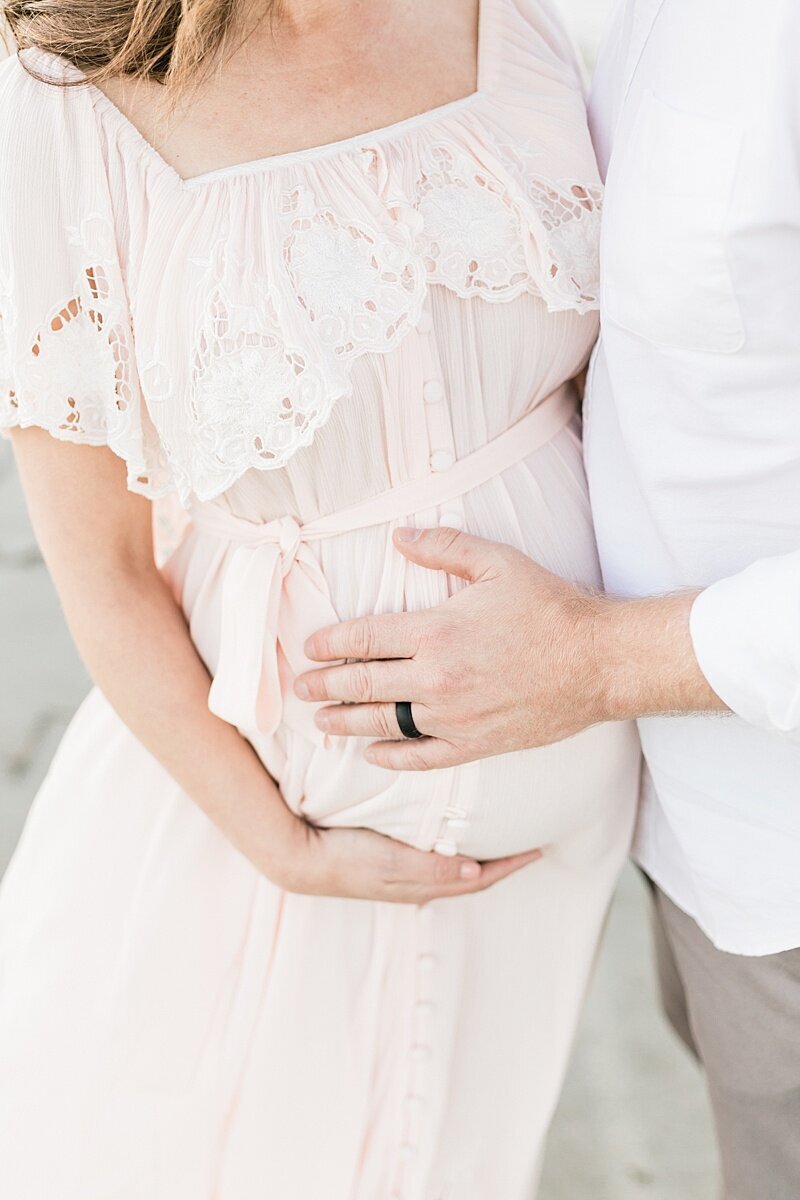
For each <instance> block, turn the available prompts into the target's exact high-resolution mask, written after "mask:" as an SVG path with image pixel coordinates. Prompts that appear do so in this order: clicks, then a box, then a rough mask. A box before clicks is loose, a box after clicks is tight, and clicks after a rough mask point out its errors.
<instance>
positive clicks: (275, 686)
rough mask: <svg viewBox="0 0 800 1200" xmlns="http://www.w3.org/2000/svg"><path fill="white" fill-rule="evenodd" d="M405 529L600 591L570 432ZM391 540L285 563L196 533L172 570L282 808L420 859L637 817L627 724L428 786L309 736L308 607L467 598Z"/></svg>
mask: <svg viewBox="0 0 800 1200" xmlns="http://www.w3.org/2000/svg"><path fill="white" fill-rule="evenodd" d="M406 522H407V523H409V524H415V525H432V524H437V523H438V524H447V525H453V524H458V525H460V526H461V527H462V528H464V529H465V530H467V531H469V532H471V533H475V534H478V535H480V536H482V537H486V538H489V539H492V540H495V541H503V542H507V543H510V544H512V545H514V546H516V547H517V548H518V549H520V550H522V551H524V552H525V553H527V554H529V555H530V556H532V557H533V558H535V559H537V560H538V561H539V562H541V563H543V565H545V566H546V567H548V568H549V569H551V570H554V571H556V572H558V573H559V574H561V575H563V576H565V577H567V578H571V579H574V580H578V581H581V582H584V583H589V584H596V583H597V582H598V581H599V567H598V563H597V554H596V549H595V543H594V537H593V532H592V525H591V519H590V513H589V505H588V498H587V493H586V484H585V479H584V475H583V468H582V463H581V457H580V448H579V444H578V442H577V439H576V437H575V435H574V432H571V431H567V430H565V431H564V432H563V433H562V434H560V435H558V437H556V438H554V439H553V441H552V442H551V443H549V444H547V445H546V446H544V447H542V448H540V449H539V450H537V451H535V452H534V453H533V454H531V455H530V456H529V458H527V459H525V460H523V461H521V462H519V463H517V464H516V465H514V466H513V467H511V468H509V469H508V470H506V471H505V472H503V474H502V475H499V476H496V477H495V478H493V479H491V480H490V481H489V482H488V483H485V484H483V485H481V486H480V487H477V488H475V489H473V490H472V491H470V492H468V493H467V494H466V495H465V496H463V497H462V498H461V499H460V500H459V501H457V502H456V503H452V502H451V503H449V504H448V505H447V507H446V508H444V509H432V510H429V511H426V512H417V513H413V514H409V515H408V517H407V518H406ZM391 533H392V526H387V525H378V526H372V527H369V528H365V529H357V530H355V531H352V532H349V533H346V534H338V535H336V536H331V537H327V538H325V539H323V540H321V541H319V542H315V543H313V544H306V546H305V548H304V550H303V555H304V556H305V557H303V558H300V559H297V560H294V561H293V562H292V561H289V562H288V564H284V562H283V560H282V558H281V557H280V554H281V553H283V551H282V549H281V551H280V552H279V551H278V550H276V549H275V547H274V546H272V547H270V546H266V547H262V546H259V545H253V546H251V545H249V544H245V545H244V546H243V547H239V548H236V547H234V546H232V545H226V543H225V541H224V539H223V540H220V539H218V538H215V537H214V536H210V535H209V534H207V533H206V532H202V531H197V532H196V533H194V534H192V535H191V536H190V537H189V538H188V539H187V541H186V542H185V543H184V545H183V546H182V547H181V549H180V550H179V551H178V553H177V554H176V555H175V556H174V558H173V559H172V560H171V563H170V565H169V567H168V571H167V573H168V575H169V576H170V577H171V579H172V582H173V585H174V586H175V588H176V591H177V592H178V594H179V595H180V596H181V599H182V602H183V606H184V611H185V612H186V614H187V617H188V618H189V621H190V626H191V630H192V635H193V637H194V640H195V643H196V645H197V646H198V649H199V651H200V653H201V654H202V656H203V658H204V659H205V661H206V663H207V664H208V666H209V669H210V671H211V673H212V675H214V676H215V688H216V687H217V684H218V683H219V681H220V675H221V674H222V672H221V671H220V670H219V667H220V661H221V655H222V658H224V659H225V661H226V662H227V665H228V679H227V682H226V686H225V689H224V691H225V699H226V702H227V703H229V706H230V709H231V715H228V714H227V713H226V712H224V711H223V712H222V713H221V715H223V716H225V717H226V719H228V720H232V721H233V723H234V724H237V725H238V726H239V728H240V729H242V732H243V733H245V735H246V736H247V737H248V738H249V739H250V740H251V741H252V743H253V745H254V746H255V748H256V750H257V752H258V753H259V755H260V756H261V758H262V761H263V762H264V764H265V766H266V767H267V769H268V771H269V772H270V773H271V774H272V775H273V777H274V778H275V779H276V780H277V781H278V782H279V784H280V786H281V790H282V793H283V795H284V797H285V799H286V801H287V803H288V804H289V805H290V806H291V807H292V808H293V809H295V810H296V811H298V812H302V813H303V814H304V815H306V816H307V817H308V819H309V820H311V821H314V822H315V823H318V824H320V825H327V826H364V827H367V828H372V829H375V830H377V831H379V832H381V833H385V834H387V835H390V836H392V837H395V838H399V839H401V840H403V841H406V842H408V843H410V844H412V845H415V846H418V847H421V848H425V849H431V848H436V849H438V850H439V851H440V852H441V853H452V852H454V850H455V849H459V850H464V851H465V852H466V853H470V854H475V855H478V856H479V857H484V858H488V857H496V856H498V855H501V854H506V853H510V852H513V851H518V850H527V849H530V848H532V847H534V846H540V845H548V844H553V843H556V842H559V841H563V840H564V839H566V838H568V837H570V838H573V839H574V838H575V836H576V835H577V834H578V833H579V831H580V830H581V829H582V828H586V827H587V826H591V827H592V828H597V826H598V823H599V822H600V823H602V820H603V814H604V811H605V810H607V808H608V805H609V804H610V805H617V806H618V807H619V809H620V811H622V810H624V811H625V812H627V813H629V812H630V811H632V803H633V797H634V793H635V787H636V775H637V772H638V748H637V744H636V738H635V735H634V734H633V731H632V730H631V729H630V727H627V726H614V727H604V728H598V729H593V730H589V731H587V732H585V733H583V734H582V735H580V736H579V737H577V738H573V739H571V740H570V741H568V742H565V743H563V744H561V745H559V746H555V747H551V748H547V749H544V750H536V751H530V752H525V753H520V754H513V755H504V756H502V757H498V758H495V759H490V760H487V761H486V762H484V763H477V764H470V765H468V766H465V767H463V768H457V769H454V770H447V771H438V772H431V773H425V774H421V775H420V774H416V775H415V774H407V773H403V774H395V773H391V772H386V771H383V770H381V769H380V768H377V767H373V766H370V765H369V764H368V763H366V762H365V760H364V758H363V751H364V748H365V746H366V744H367V743H366V742H365V741H363V740H359V741H357V740H348V739H328V741H327V742H323V739H322V738H321V736H320V735H318V734H316V733H315V731H314V728H313V723H312V721H311V719H310V710H309V709H308V707H307V706H305V705H302V704H301V703H300V702H299V701H297V700H296V699H295V698H294V697H293V695H292V691H291V688H292V679H293V672H292V663H293V662H295V661H297V660H298V659H299V658H302V644H303V640H304V637H305V636H306V635H307V634H309V633H311V632H313V630H314V628H315V627H316V626H314V625H313V624H311V625H310V621H311V620H318V615H317V606H316V602H314V603H312V601H313V600H314V596H315V595H316V596H317V597H318V596H319V594H320V589H322V590H324V592H325V604H324V605H323V606H322V607H323V608H327V611H328V612H329V613H330V614H331V615H330V617H329V618H328V619H330V620H334V619H336V617H337V616H338V617H339V618H340V619H347V618H350V617H355V616H360V615H364V614H369V613H383V612H401V611H404V610H420V609H424V608H428V607H431V606H434V605H437V604H440V603H442V602H443V601H445V600H446V599H447V597H448V595H449V594H450V593H451V592H452V590H453V589H454V588H455V587H457V586H462V585H461V584H460V583H458V582H457V581H454V580H453V579H452V578H450V577H448V576H447V575H445V574H444V573H443V572H441V571H428V570H425V569H423V568H421V567H419V566H416V565H415V564H411V563H409V562H408V561H407V560H406V559H404V558H403V557H402V556H401V555H400V554H399V552H398V551H397V550H396V549H395V547H394V545H393V543H392V538H391ZM310 553H313V555H314V558H313V559H311V560H310V559H309V554H310ZM232 582H233V583H235V584H236V587H235V588H234V587H232ZM309 588H310V590H309ZM267 593H269V595H267ZM245 601H246V602H245ZM312 609H313V612H312V611H311V610H312ZM307 610H308V611H307ZM499 619H501V614H499ZM309 626H310V627H309ZM226 630H227V633H226V632H225V631H226ZM226 637H227V643H226V644H227V649H225V647H224V646H223V642H225V638H226ZM276 642H277V643H278V644H279V649H278V651H277V658H276V649H275V647H276ZM260 660H263V664H264V669H263V671H262V672H261V680H260V682H259V670H260V668H259V661H260ZM254 665H255V669H254ZM231 668H232V670H231ZM265 681H266V682H265ZM240 684H241V687H240V686H239V685H240ZM219 690H220V689H218V691H219ZM244 692H247V693H248V695H247V696H244V694H243V693H244ZM213 697H214V691H213V690H212V698H213ZM411 698H412V699H413V697H411ZM398 699H408V697H398ZM215 711H219V709H215ZM239 718H240V719H239ZM264 718H266V719H264ZM273 718H274V719H273Z"/></svg>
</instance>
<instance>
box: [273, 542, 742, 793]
mask: <svg viewBox="0 0 800 1200" xmlns="http://www.w3.org/2000/svg"><path fill="white" fill-rule="evenodd" d="M408 535H412V536H410V537H409V536H408ZM395 545H396V546H397V548H398V549H399V550H400V551H401V553H403V554H404V555H405V556H406V557H407V558H409V559H411V560H412V561H413V562H416V563H419V564H421V565H422V566H425V567H429V568H430V569H432V570H443V571H447V572H448V573H449V574H451V575H456V576H460V577H461V578H462V579H465V580H467V581H468V583H469V584H470V586H469V587H467V588H463V589H461V590H460V591H459V592H458V593H457V594H456V595H455V596H453V597H452V598H451V599H449V600H447V601H446V602H445V603H444V604H442V605H440V606H439V607H438V608H434V609H429V610H427V611H425V612H419V613H399V614H390V615H385V616H377V617H364V618H359V619H357V620H354V621H347V622H344V623H343V624H341V625H337V626H333V627H331V628H329V629H324V630H321V631H320V632H319V633H317V634H315V635H314V637H312V638H311V639H309V641H308V643H307V645H306V653H307V654H308V656H309V658H311V659H313V660H315V661H317V662H322V663H324V662H334V661H336V660H337V659H338V660H341V659H343V658H346V659H359V660H362V661H359V662H354V663H349V664H347V665H344V666H331V667H326V668H324V669H322V670H318V671H311V672H308V673H306V674H305V675H302V676H300V677H299V678H298V680H297V681H296V685H295V687H296V691H297V694H298V695H299V696H300V697H301V698H302V699H308V700H314V701H320V700H322V701H324V700H331V701H340V702H343V703H340V704H338V705H334V706H332V707H328V708H324V709H321V710H320V711H319V712H318V714H317V717H316V720H317V723H318V725H319V726H320V728H322V729H324V730H326V731H327V732H329V733H332V734H340V735H345V736H346V735H350V736H358V737H376V738H379V739H383V740H381V741H379V742H377V743H374V744H372V745H371V746H370V747H369V748H368V750H367V752H366V757H367V758H368V759H369V761H370V762H373V763H377V764H378V765H380V766H383V767H387V768H390V769H393V770H417V771H419V770H427V769H430V768H434V767H450V766H455V765H457V764H459V763H464V762H469V761H471V760H473V759H477V758H486V757H488V756H490V755H493V754H502V753H506V752H508V751H512V750H520V749H524V748H528V747H533V746H542V745H546V744H549V743H552V742H557V741H560V740H561V739H563V738H566V737H570V736H571V735H572V734H575V733H578V732H579V731H580V730H582V729H585V728H586V727H587V726H589V725H593V724H596V723H597V722H599V721H604V720H623V719H628V718H630V717H633V716H638V715H640V714H643V713H653V712H674V711H701V710H711V709H721V708H724V706H723V705H722V702H721V701H720V700H719V698H718V697H717V696H716V695H715V693H714V692H713V691H712V690H711V688H710V686H709V685H708V683H707V682H706V680H705V678H704V676H703V675H702V673H701V671H700V668H699V667H698V665H697V661H696V659H695V657H694V653H693V651H692V647H691V639H690V636H689V612H690V609H691V604H692V602H693V599H694V596H693V595H688V594H687V595H677V596H665V597H659V598H656V599H653V600H629V601H626V600H612V599H609V598H608V597H606V596H602V595H598V594H596V593H592V592H590V591H587V590H583V589H581V588H578V587H576V586H575V585H573V584H572V583H569V582H567V581H566V580H564V579H561V578H559V577H558V576H557V575H553V574H552V573H551V572H550V571H547V570H545V569H544V568H543V567H541V566H539V565H538V564H537V563H535V562H533V561H532V560H531V559H530V558H528V557H527V556H526V555H525V554H522V553H521V552H520V551H518V550H514V549H513V548H512V547H510V546H505V545H502V544H499V543H496V542H491V541H486V540H484V539H482V538H476V537H472V536H470V535H468V534H464V533H459V532H457V531H456V530H453V529H443V528H442V529H431V530H422V531H417V530H399V531H398V532H397V533H396V535H395ZM398 700H407V701H410V702H411V703H412V705H413V717H414V722H415V724H416V726H417V728H418V729H419V730H420V731H421V732H422V733H423V734H424V735H425V736H424V737H423V738H421V739H419V740H416V741H405V740H399V739H400V738H401V734H400V731H399V729H398V726H397V719H396V716H395V707H394V705H395V702H396V701H398Z"/></svg>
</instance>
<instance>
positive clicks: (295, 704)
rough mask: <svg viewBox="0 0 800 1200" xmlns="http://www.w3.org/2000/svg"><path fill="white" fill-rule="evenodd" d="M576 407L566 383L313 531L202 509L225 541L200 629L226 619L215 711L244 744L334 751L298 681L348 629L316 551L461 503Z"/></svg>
mask: <svg viewBox="0 0 800 1200" xmlns="http://www.w3.org/2000/svg"><path fill="white" fill-rule="evenodd" d="M576 405H577V398H576V394H575V390H574V388H573V387H572V385H571V384H569V383H568V384H564V385H563V387H561V388H558V389H557V390H556V391H555V392H553V393H551V395H549V396H548V397H546V398H545V399H544V400H542V401H541V402H540V403H539V404H538V405H536V407H534V408H533V409H531V411H530V412H528V413H527V414H526V415H525V416H524V417H522V418H521V419H520V420H519V421H518V422H517V423H516V425H513V426H512V427H511V428H510V429H507V430H506V431H505V433H502V434H500V435H499V437H496V438H494V439H493V440H492V441H490V442H487V443H486V445H484V446H481V447H480V448H479V449H477V450H474V451H473V452H472V453H471V454H468V455H466V456H465V457H464V458H461V459H459V460H458V461H457V462H455V463H454V464H453V465H452V466H451V467H450V468H449V469H447V470H444V471H440V472H431V474H429V475H427V476H424V477H423V478H421V479H414V480H410V481H408V482H407V483H403V484H400V485H398V486H397V487H394V488H391V489H389V490H387V491H385V492H381V493H380V494H379V495H377V496H371V497H370V498H369V499H367V500H364V501H362V502H360V503H358V504H355V505H353V506H352V507H351V508H347V509H342V510H340V511H339V512H333V513H329V514H327V515H326V516H322V517H317V518H316V519H315V520H313V521H311V522H309V523H308V524H305V525H301V524H300V523H299V522H298V521H297V520H296V519H295V518H294V517H291V516H284V517H278V518H276V519H275V520H273V521H268V522H266V523H262V524H259V523H257V522H254V521H248V520H246V519H245V518H243V517H237V516H235V515H234V514H233V513H232V512H230V510H229V509H228V508H227V507H226V506H225V505H224V504H221V503H218V502H215V501H207V502H205V503H197V504H196V505H195V506H194V507H193V508H192V511H191V519H192V524H193V525H194V527H195V529H196V530H198V531H200V532H204V533H208V534H211V535H212V536H214V537H216V538H218V539H219V540H220V542H221V543H222V553H221V556H220V557H219V558H218V559H217V560H216V569H215V570H213V571H212V573H211V575H210V577H209V579H208V580H207V582H206V584H205V586H204V587H203V589H202V590H201V596H200V598H199V599H198V601H197V604H196V607H195V612H193V614H192V623H194V621H195V618H196V619H197V620H198V621H199V622H200V623H201V624H202V626H203V627H209V626H213V622H214V619H215V616H216V614H221V615H220V616H219V617H218V619H219V622H220V625H219V642H218V655H217V663H216V669H215V671H214V681H213V684H212V686H211V692H210V694H209V707H210V709H211V711H212V712H214V713H216V714H217V715H218V716H220V717H222V718H223V719H224V720H225V721H228V722H229V723H230V724H231V725H235V726H236V727H237V728H238V729H240V730H241V732H242V733H243V734H244V735H245V736H253V735H255V734H257V733H260V734H263V735H265V736H267V737H271V736H272V735H273V734H274V733H275V732H276V730H277V729H278V727H279V725H281V724H283V725H286V726H287V727H288V728H290V729H292V730H294V731H296V732H299V733H301V734H302V735H303V736H304V737H307V738H308V739H309V740H311V741H313V742H314V743H316V744H317V745H321V746H325V745H326V744H327V740H326V738H325V736H324V735H323V733H322V732H321V731H320V730H318V729H317V727H316V725H315V724H314V712H315V709H316V708H318V707H319V705H314V704H309V703H308V702H306V701H302V700H298V699H297V697H296V696H295V694H294V689H293V683H294V680H295V678H296V676H298V675H300V674H302V673H303V672H304V671H309V670H313V669H314V667H316V666H318V665H319V664H317V663H313V662H311V661H310V660H309V659H308V658H307V657H306V654H305V650H304V646H305V642H306V640H307V639H308V638H309V637H310V636H311V634H313V633H316V632H317V630H318V629H321V628H323V626H326V625H335V624H337V622H338V621H339V617H338V615H337V613H336V610H335V609H334V607H333V602H332V600H331V597H330V593H329V591H328V585H327V582H326V580H325V576H324V575H323V573H322V569H321V567H320V563H319V559H318V558H317V555H316V554H315V553H314V551H313V550H312V548H311V545H310V543H311V542H318V541H321V540H322V539H325V538H330V537H337V536H339V535H342V534H346V533H352V532H353V531H355V530H357V529H368V528H370V527H371V526H374V525H387V526H391V525H392V523H394V522H396V521H399V520H408V518H409V517H410V516H412V515H413V514H414V513H419V512H429V511H430V510H431V509H432V508H435V507H436V506H437V505H445V504H447V503H448V502H452V501H453V500H454V499H456V498H458V497H460V496H463V495H465V494H466V493H467V492H469V491H471V490H472V489H473V488H477V487H480V486H481V485H482V484H484V483H486V482H487V481H488V480H490V479H493V478H494V477H495V476H497V475H499V474H501V472H503V471H505V470H507V469H508V468H509V467H511V466H513V464H514V463H518V462H520V461H521V460H522V459H524V458H526V457H527V456H528V455H529V454H532V453H533V451H535V450H537V449H538V448H539V447H540V446H543V445H544V444H545V443H546V442H548V441H550V440H551V438H553V437H555V436H556V434H558V433H560V432H561V431H562V430H563V429H565V428H566V427H567V425H568V424H569V422H570V421H571V420H572V418H573V417H574V415H575V412H576ZM576 436H577V435H576ZM220 589H221V595H219V590H220ZM209 606H211V607H213V609H214V613H215V616H212V615H211V614H210V613H209V611H208V607H209ZM198 610H205V611H204V612H203V611H198Z"/></svg>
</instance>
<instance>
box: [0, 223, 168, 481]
mask: <svg viewBox="0 0 800 1200" xmlns="http://www.w3.org/2000/svg"><path fill="white" fill-rule="evenodd" d="M68 232H69V240H70V244H72V245H77V246H79V247H80V249H81V251H82V252H83V253H84V254H85V255H86V258H85V261H88V263H89V264H90V265H88V266H84V267H83V268H82V271H81V274H80V276H79V278H78V280H77V281H76V284H75V287H74V289H73V290H72V292H71V294H70V295H69V296H68V297H67V298H66V299H65V300H63V301H62V302H61V303H60V304H59V305H58V306H57V307H56V308H55V309H53V310H52V311H51V312H50V314H49V316H48V317H47V319H46V320H45V322H44V323H43V324H42V326H41V327H40V328H39V329H37V330H36V331H35V332H34V334H33V336H32V337H31V338H30V341H29V343H28V344H27V345H26V346H25V347H24V352H23V355H22V356H19V358H18V361H17V362H16V363H15V364H14V367H15V369H14V370H13V372H12V366H11V361H10V360H11V342H12V339H13V338H14V335H15V334H16V339H17V341H18V340H19V337H20V334H19V331H18V330H17V329H16V321H15V320H14V314H13V313H12V312H11V309H10V305H9V304H8V302H7V301H6V303H5V305H0V313H2V317H3V319H2V322H0V324H2V327H3V331H2V335H0V336H2V344H0V351H2V350H4V354H0V361H2V359H5V361H6V362H7V364H8V365H7V366H6V368H5V369H3V368H2V366H0V381H1V382H2V385H3V391H2V407H1V408H0V426H4V427H10V426H13V425H21V426H30V425H37V426H40V427H41V428H43V429H46V430H47V431H48V432H49V433H51V434H52V435H53V436H54V437H57V438H59V439H60V440H62V441H74V442H77V443H81V444H88V445H108V446H110V447H111V449H112V450H114V452H115V453H116V454H118V455H119V456H120V457H121V458H123V459H125V461H126V464H127V467H128V484H129V486H130V487H131V489H132V490H135V491H141V492H145V493H146V494H148V495H150V494H154V493H156V492H157V491H159V490H165V489H166V488H167V487H168V477H169V471H168V467H167V464H166V461H165V459H164V456H163V452H162V451H161V448H160V445H159V441H158V438H157V436H156V435H155V431H154V430H152V428H151V427H150V426H149V422H146V418H144V416H143V412H142V405H141V397H140V395H139V391H138V385H137V382H136V373H135V368H134V365H133V335H132V331H131V326H130V320H129V318H128V316H127V310H126V308H125V306H124V305H123V304H122V303H121V281H120V280H118V279H117V278H115V277H114V272H115V269H116V268H115V266H114V263H113V259H112V257H111V255H110V254H109V253H108V251H109V239H110V238H113V235H112V234H111V231H110V228H109V226H108V223H107V222H105V221H104V220H102V219H101V218H99V217H87V218H86V220H85V221H84V222H83V224H82V225H81V227H80V229H70V230H69V231H68ZM2 376H5V378H2ZM12 376H13V377H12ZM145 424H146V425H147V428H148V430H149V432H150V434H151V445H150V449H149V452H146V451H145V446H144V436H145Z"/></svg>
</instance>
